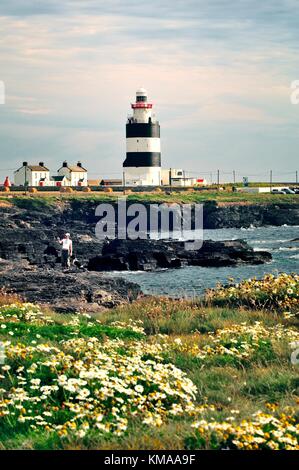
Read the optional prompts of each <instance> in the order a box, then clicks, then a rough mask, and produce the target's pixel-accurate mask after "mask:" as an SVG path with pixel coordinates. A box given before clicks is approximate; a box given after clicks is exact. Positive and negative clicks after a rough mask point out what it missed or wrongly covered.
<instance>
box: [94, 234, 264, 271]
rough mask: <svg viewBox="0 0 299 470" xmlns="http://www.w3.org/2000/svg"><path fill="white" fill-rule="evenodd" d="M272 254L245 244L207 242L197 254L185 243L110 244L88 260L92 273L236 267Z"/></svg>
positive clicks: (143, 242)
mask: <svg viewBox="0 0 299 470" xmlns="http://www.w3.org/2000/svg"><path fill="white" fill-rule="evenodd" d="M270 260H271V254H270V253H268V252H264V251H258V252H256V251H254V250H253V249H252V248H251V247H250V246H249V245H248V244H247V243H246V242H245V241H243V240H233V241H220V242H218V241H212V240H206V241H205V242H204V243H203V246H202V248H201V249H200V250H193V251H190V250H186V249H185V243H184V242H175V241H162V240H161V241H153V240H113V241H111V242H110V243H107V244H105V245H104V247H103V252H102V255H100V256H95V257H93V258H91V259H90V260H89V263H88V269H89V270H91V271H113V270H116V271H128V270H131V271H139V270H140V271H153V270H155V269H162V268H179V267H182V266H235V265H237V264H262V263H265V262H268V261H270Z"/></svg>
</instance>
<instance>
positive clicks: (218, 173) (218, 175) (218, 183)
mask: <svg viewBox="0 0 299 470" xmlns="http://www.w3.org/2000/svg"><path fill="white" fill-rule="evenodd" d="M219 186H220V171H219V170H217V188H218V190H219Z"/></svg>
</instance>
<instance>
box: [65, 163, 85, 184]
mask: <svg viewBox="0 0 299 470" xmlns="http://www.w3.org/2000/svg"><path fill="white" fill-rule="evenodd" d="M57 175H58V176H66V177H67V179H68V181H69V183H68V184H67V185H65V186H87V184H88V183H87V170H86V169H85V168H83V166H82V163H81V162H78V163H77V165H68V163H67V162H66V161H64V162H63V164H62V167H61V168H59V170H57Z"/></svg>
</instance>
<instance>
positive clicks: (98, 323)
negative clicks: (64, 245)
mask: <svg viewBox="0 0 299 470" xmlns="http://www.w3.org/2000/svg"><path fill="white" fill-rule="evenodd" d="M0 300H1V296H0ZM5 300H6V304H7V303H10V302H12V303H14V304H15V302H16V299H15V298H13V297H12V298H11V299H10V298H9V297H7V296H6V297H5ZM3 303H5V302H2V305H3ZM0 304H1V302H0ZM30 308H31V309H32V308H33V307H30ZM27 310H28V308H27ZM27 310H26V308H23V309H22V303H20V302H19V303H17V304H16V305H15V306H13V305H12V306H10V307H3V306H2V307H1V308H0V312H2V318H1V317H0V323H1V324H4V325H5V328H3V327H1V328H0V340H1V341H7V340H8V341H10V342H11V343H12V345H18V344H20V343H22V344H23V345H24V350H23V352H22V353H21V352H20V354H21V355H20V356H19V355H18V356H16V358H15V359H13V358H10V359H9V361H10V364H11V367H12V369H11V371H9V373H11V372H12V370H14V367H17V366H18V367H19V366H20V365H23V366H25V368H26V367H27V368H28V367H32V364H33V363H37V364H38V363H39V361H41V360H44V359H42V354H41V353H40V352H37V351H35V352H34V351H33V350H32V352H30V353H29V355H28V354H27V355H26V353H25V352H24V351H25V349H26V348H27V350H29V351H31V349H30V348H32V347H33V346H34V345H37V346H38V345H39V344H45V343H46V344H47V345H48V346H53V347H55V348H58V349H60V348H61V345H62V344H63V342H65V341H69V340H73V338H77V339H79V340H80V341H81V340H82V341H83V342H84V341H85V342H88V341H89V338H94V339H97V340H98V341H99V343H96V344H98V345H99V346H98V347H100V348H101V347H102V346H100V345H103V346H104V345H105V344H106V345H107V341H108V344H109V341H115V340H116V341H121V343H120V345H119V347H118V349H117V351H118V354H121V355H123V357H126V356H127V354H129V350H130V348H131V347H132V344H137V345H138V344H140V347H141V348H145V349H144V350H145V351H148V352H145V353H144V354H145V356H144V359H143V360H144V361H146V360H147V359H148V358H151V359H150V360H153V357H155V354H156V353H152V352H150V351H151V348H155V347H156V345H158V344H159V345H160V347H161V348H162V349H161V351H162V356H163V358H162V362H163V363H164V364H165V365H166V364H169V363H170V364H174V365H175V366H176V367H177V368H179V369H180V370H182V371H183V372H185V373H186V374H187V377H188V378H189V379H191V380H192V382H193V383H194V384H195V385H196V387H197V393H196V396H195V404H196V406H199V407H207V408H206V409H205V410H201V411H198V412H195V413H191V414H188V413H184V414H182V415H174V416H173V417H171V416H168V418H165V419H163V422H162V423H160V425H159V426H158V427H155V426H149V425H145V424H144V423H143V422H142V419H141V416H139V415H138V414H137V415H132V416H131V417H130V419H129V422H128V425H127V429H126V430H125V432H123V433H122V434H121V435H117V433H114V432H108V433H104V434H103V433H101V432H99V431H98V430H97V429H96V427H94V426H91V427H90V429H89V431H88V432H87V433H86V434H84V435H83V434H82V436H80V437H79V436H78V435H76V434H71V433H70V434H67V435H59V433H57V432H50V431H49V430H48V431H47V430H46V429H44V428H43V427H42V426H40V427H39V428H37V429H31V428H30V427H26V426H25V427H24V425H20V424H19V423H18V422H16V421H14V420H13V419H14V418H13V417H12V418H11V423H14V424H11V425H10V424H9V420H7V419H6V417H5V416H4V417H3V418H2V419H1V418H0V441H1V447H0V448H2V449H16V448H17V449H183V448H187V447H188V448H189V447H190V448H194V447H201V446H202V447H204V448H215V446H216V448H218V447H217V446H219V443H217V442H216V441H215V442H216V443H215V442H214V441H213V439H212V440H211V441H210V440H209V439H204V438H203V437H200V438H199V437H198V434H194V431H192V427H191V424H192V423H193V422H194V420H195V419H203V418H204V419H205V420H207V421H208V422H209V421H210V420H212V421H211V422H215V420H216V421H217V420H218V421H221V420H225V419H226V418H227V417H228V416H231V415H232V413H238V414H237V415H236V416H237V419H238V420H241V419H244V418H248V417H249V416H251V415H252V414H253V413H255V412H257V411H258V410H264V411H265V412H266V410H268V411H269V407H270V408H271V407H273V409H274V408H275V410H276V411H277V412H278V411H279V412H285V413H286V412H288V413H291V411H290V410H296V406H297V405H298V389H299V381H298V366H296V365H292V364H291V362H290V354H291V349H290V346H289V343H290V341H291V340H292V335H295V334H296V331H298V328H297V327H296V325H297V318H296V316H291V317H288V316H287V317H284V316H283V315H282V314H281V313H276V312H275V311H272V312H270V311H265V310H253V309H251V310H248V309H247V310H245V309H242V308H228V307H212V306H209V307H206V306H203V305H202V303H200V302H199V301H187V300H182V301H175V300H170V299H162V298H161V299H156V298H145V299H141V300H139V301H137V302H135V303H132V304H128V305H125V306H122V307H118V308H116V309H113V310H109V311H107V312H105V313H101V314H96V313H95V314H94V315H93V316H92V317H91V318H89V317H87V316H84V315H62V314H54V313H52V312H51V311H49V312H44V313H43V316H40V317H39V316H38V315H37V316H36V315H35V316H32V317H30V315H29V317H28V315H27V317H26V318H27V320H26V319H25V316H26V312H27ZM33 310H34V308H33ZM36 311H38V308H37V310H36ZM140 320H142V322H143V327H144V331H145V333H146V334H144V333H143V332H142V329H141V324H140ZM138 322H139V323H138ZM245 322H246V327H244V323H245ZM257 322H258V323H257ZM296 328H297V330H296ZM219 332H220V333H219ZM221 332H222V333H221ZM294 332H295V333H294ZM11 333H13V334H11ZM217 335H218V336H217ZM217 338H218V339H217ZM84 344H87V343H84ZM111 344H112V343H111ZM219 344H220V345H224V346H225V348H226V350H223V349H222V350H221V349H219V350H218V349H217V348H218V346H219ZM242 344H243V345H244V344H245V345H246V347H248V348H249V349H246V351H248V354H249V355H248V356H246V354H247V353H246V354H244V355H242V354H240V351H241V352H242ZM248 345H249V346H248ZM84 347H85V346H84ZM138 347H139V346H138ZM221 347H222V346H221ZM198 348H199V349H198ZM204 348H208V351H209V352H208V353H207V355H201V354H198V351H203V350H204ZM213 348H214V349H213ZM234 348H237V349H236V351H237V353H234V352H233V351H234ZM227 350H229V352H227ZM74 351H75V350H74ZM74 351H72V349H70V350H69V354H70V355H74V354H75V352H74ZM78 351H79V352H78V354H79V355H80V357H81V359H83V358H84V356H82V354H83V352H80V351H81V350H78ZM82 351H83V350H82ZM22 354H23V356H22ZM113 354H115V353H113ZM152 354H154V356H152ZM46 356H49V357H50V354H47V355H46ZM22 357H23V359H22ZM70 357H71V356H70ZM88 360H89V361H90V360H91V359H88ZM14 361H16V365H15V363H14ZM90 364H91V365H92V362H91V363H90ZM53 367H54V368H53V369H51V370H52V372H49V373H47V372H46V369H41V370H40V372H39V373H38V374H39V375H35V376H36V377H39V378H40V379H41V380H42V382H43V383H48V384H50V383H51V380H52V379H53V377H55V374H56V372H55V370H56V368H57V367H58V365H56V366H53ZM64 373H65V374H67V373H68V369H67V364H66V363H65V366H64ZM31 374H32V372H31ZM30 377H32V375H31V376H30ZM11 380H12V381H13V382H14V381H15V378H14V376H12V379H11ZM2 386H4V388H5V387H9V377H8V376H7V377H6V378H5V380H4V384H2ZM165 387H166V386H165ZM165 389H166V388H165ZM59 393H60V392H59ZM57 399H58V398H57ZM59 399H60V398H59ZM61 399H62V398H61ZM46 403H47V402H46ZM115 403H116V402H115ZM107 406H108V405H107ZM109 406H110V405H109ZM115 406H116V405H115ZM211 406H212V407H213V409H210V407H211ZM24 407H25V408H26V407H27V405H26V402H25V403H24ZM49 407H50V402H49V404H48V405H47V406H46V408H44V409H50V408H49ZM235 410H237V411H235ZM286 410H287V411H286ZM58 412H59V413H60V414H59V420H60V421H61V422H63V420H64V419H65V417H64V416H65V413H66V411H63V409H62V408H61V409H60V411H58ZM58 412H57V413H58ZM271 412H272V411H271ZM294 412H295V411H294ZM273 413H274V411H273ZM196 414H198V416H199V417H197V415H196ZM290 419H291V418H290ZM203 439H204V440H203Z"/></svg>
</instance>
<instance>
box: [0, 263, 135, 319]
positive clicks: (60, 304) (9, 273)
mask: <svg viewBox="0 0 299 470" xmlns="http://www.w3.org/2000/svg"><path fill="white" fill-rule="evenodd" d="M0 270H1V286H2V288H4V289H5V290H8V291H10V292H14V293H17V294H19V295H20V296H21V297H22V298H23V299H24V300H27V301H28V302H38V303H39V304H41V305H48V306H49V307H51V309H53V310H55V311H57V312H62V313H71V312H98V311H100V310H101V309H103V308H113V307H115V306H117V305H120V304H123V303H126V302H129V301H132V300H135V299H136V298H137V297H138V296H139V295H140V294H141V291H140V289H139V287H138V285H137V284H134V283H132V282H128V281H125V280H123V279H115V278H113V279H109V278H107V277H104V276H103V275H102V274H100V273H91V272H78V271H75V270H74V271H73V272H72V270H70V271H69V272H67V273H63V272H61V271H59V270H57V269H55V270H54V269H45V268H38V267H33V266H28V265H26V264H25V263H21V265H20V264H19V265H17V264H16V263H14V262H3V261H2V262H0Z"/></svg>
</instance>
